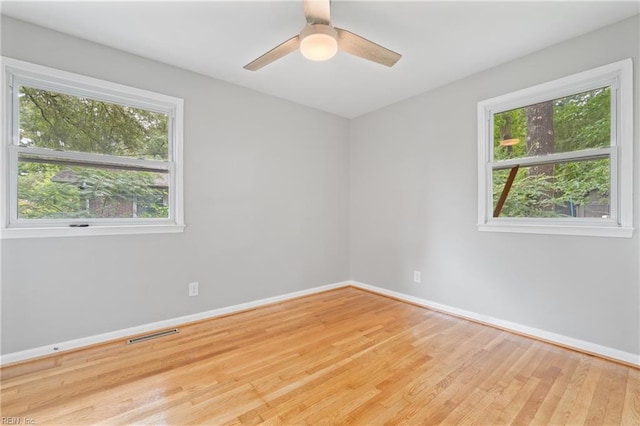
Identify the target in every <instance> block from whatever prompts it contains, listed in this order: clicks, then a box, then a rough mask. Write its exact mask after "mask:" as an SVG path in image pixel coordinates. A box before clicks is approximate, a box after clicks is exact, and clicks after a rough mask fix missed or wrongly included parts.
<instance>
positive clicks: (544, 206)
mask: <svg viewBox="0 0 640 426" xmlns="http://www.w3.org/2000/svg"><path fill="white" fill-rule="evenodd" d="M609 168H610V160H609V159H600V160H588V161H573V162H566V163H558V164H548V165H539V166H530V167H520V169H519V170H518V173H517V175H516V178H515V180H514V182H513V186H512V187H511V190H510V191H509V196H508V197H507V199H506V202H505V204H504V207H503V208H502V212H501V214H500V217H591V218H608V217H609V215H610V209H609V207H610V206H609V194H610V171H609ZM509 172H510V170H494V171H493V207H494V209H495V206H496V204H497V203H498V200H499V199H500V195H501V194H502V190H503V188H504V186H505V182H506V181H507V177H508V176H509Z"/></svg>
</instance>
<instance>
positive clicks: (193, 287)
mask: <svg viewBox="0 0 640 426" xmlns="http://www.w3.org/2000/svg"><path fill="white" fill-rule="evenodd" d="M198 287H199V284H198V283H197V282H196V283H189V296H197V295H198V290H199V289H198Z"/></svg>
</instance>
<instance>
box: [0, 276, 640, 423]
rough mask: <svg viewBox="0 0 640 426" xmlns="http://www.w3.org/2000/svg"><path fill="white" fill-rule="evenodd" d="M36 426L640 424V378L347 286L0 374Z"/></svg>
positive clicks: (9, 410)
mask: <svg viewBox="0 0 640 426" xmlns="http://www.w3.org/2000/svg"><path fill="white" fill-rule="evenodd" d="M0 377H1V389H0V397H1V402H0V411H1V414H2V416H5V417H18V418H21V419H26V418H28V419H31V420H33V421H35V423H36V424H38V425H43V424H54V425H86V424H107V425H112V424H127V425H128V424H215V425H240V424H244V425H251V424H314V425H315V424H355V425H372V424H478V425H486V424H604V425H609V424H612V425H613V424H615V425H617V424H620V425H626V424H629V425H637V424H640V371H639V370H637V369H634V368H631V367H627V366H623V365H619V364H615V363H613V362H610V361H607V360H604V359H599V358H596V357H593V356H589V355H585V354H580V353H577V352H573V351H570V350H567V349H562V348H559V347H556V346H553V345H549V344H546V343H542V342H539V341H536V340H532V339H528V338H525V337H522V336H518V335H514V334H511V333H508V332H505V331H501V330H498V329H494V328H491V327H487V326H483V325H480V324H476V323H473V322H469V321H465V320H462V319H458V318H454V317H451V316H448V315H445V314H442V313H439V312H434V311H431V310H428V309H424V308H421V307H417V306H414V305H411V304H406V303H403V302H400V301H397V300H393V299H390V298H387V297H383V296H379V295H376V294H372V293H369V292H366V291H362V290H359V289H355V288H351V287H347V288H341V289H337V290H332V291H328V292H324V293H319V294H314V295H311V296H306V297H301V298H298V299H294V300H289V301H285V302H281V303H277V304H273V305H268V306H264V307H261V308H257V309H252V310H248V311H245V312H241V313H236V314H233V315H227V316H224V317H220V318H215V319H210V320H204V321H199V322H196V323H192V324H187V325H184V326H182V327H179V333H177V334H174V335H171V336H167V337H163V338H160V339H154V340H150V341H146V342H143V343H138V344H133V345H126V344H125V343H124V339H123V340H122V341H117V342H108V343H104V344H101V345H96V346H94V347H89V348H85V349H82V350H76V351H72V352H67V353H61V354H56V355H55V356H51V357H45V358H41V359H38V360H33V361H28V362H24V363H19V364H15V365H9V366H5V367H3V368H1V369H0Z"/></svg>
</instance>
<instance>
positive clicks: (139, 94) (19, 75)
mask: <svg viewBox="0 0 640 426" xmlns="http://www.w3.org/2000/svg"><path fill="white" fill-rule="evenodd" d="M0 62H1V68H2V102H0V117H2V127H1V131H2V149H0V165H1V166H2V172H1V178H2V183H1V184H0V238H2V239H8V238H41V237H68V236H90V235H122V234H155V233H174V232H182V231H183V230H184V219H183V209H184V206H183V200H184V198H183V158H182V144H183V140H182V134H183V108H184V101H183V100H182V99H180V98H175V97H172V96H167V95H163V94H159V93H154V92H150V91H147V90H142V89H137V88H134V87H129V86H125V85H122V84H117V83H112V82H109V81H104V80H100V79H96V78H91V77H86V76H83V75H79V74H74V73H70V72H67V71H61V70H57V69H54V68H49V67H45V66H41V65H36V64H32V63H29V62H24V61H19V60H16V59H12V58H7V57H1V58H0ZM21 84H25V85H27V86H29V87H37V88H39V89H44V90H51V91H57V92H59V93H65V94H69V95H75V96H83V97H89V98H92V99H96V100H99V101H105V102H110V103H115V104H121V105H127V106H132V107H136V108H141V109H146V110H150V111H155V112H161V113H166V114H167V115H168V118H169V153H168V160H167V161H162V160H160V161H158V160H144V159H133V158H131V159H129V158H124V157H118V156H112V155H101V154H91V153H83V152H59V151H55V150H49V149H42V148H24V147H20V146H19V140H18V139H19V134H18V127H19V123H18V121H19V117H18V107H19V105H18V94H17V92H18V87H19V85H21ZM26 151H28V152H30V153H34V154H37V155H43V156H46V157H49V158H60V159H66V160H77V161H79V162H80V163H86V164H110V165H116V166H125V167H126V166H128V167H130V168H136V167H140V168H147V169H150V170H151V169H153V168H155V169H157V170H158V171H163V172H164V171H167V172H168V175H169V179H168V180H169V217H168V218H124V219H87V220H85V219H81V220H78V219H74V220H66V219H56V220H46V219H19V218H18V217H17V200H18V194H17V167H18V154H19V153H21V152H26ZM79 223H81V224H82V226H77V225H78V224H79ZM73 225H76V226H73ZM87 225H88V226H87Z"/></svg>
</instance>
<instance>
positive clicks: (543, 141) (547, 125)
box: [527, 101, 554, 176]
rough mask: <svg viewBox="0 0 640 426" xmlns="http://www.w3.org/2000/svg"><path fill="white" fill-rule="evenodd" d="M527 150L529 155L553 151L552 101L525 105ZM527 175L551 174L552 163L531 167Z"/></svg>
mask: <svg viewBox="0 0 640 426" xmlns="http://www.w3.org/2000/svg"><path fill="white" fill-rule="evenodd" d="M527 152H528V153H529V155H530V156H533V155H545V154H551V153H553V152H554V134H553V103H552V102H551V101H549V102H543V103H540V104H536V105H531V106H529V107H527ZM529 175H530V176H531V175H547V176H553V165H552V164H546V165H543V166H534V167H531V168H530V169H529Z"/></svg>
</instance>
